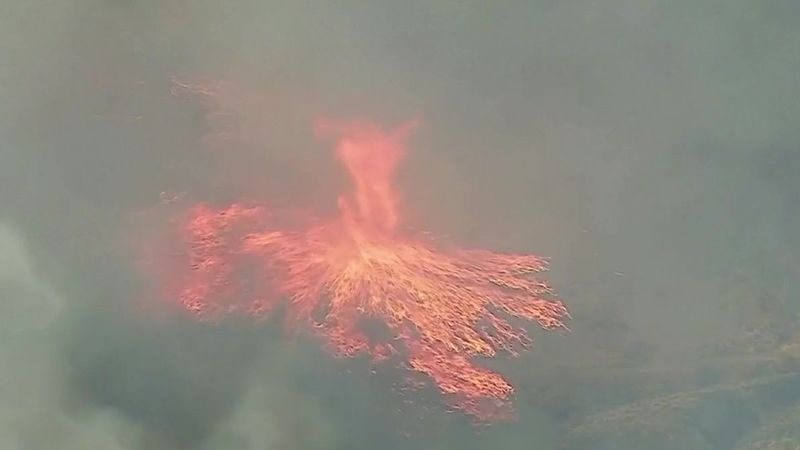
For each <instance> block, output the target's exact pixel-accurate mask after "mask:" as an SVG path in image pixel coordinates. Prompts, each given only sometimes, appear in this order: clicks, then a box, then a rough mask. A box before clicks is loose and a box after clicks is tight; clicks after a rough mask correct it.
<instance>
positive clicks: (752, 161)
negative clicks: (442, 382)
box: [0, 0, 800, 450]
mask: <svg viewBox="0 0 800 450" xmlns="http://www.w3.org/2000/svg"><path fill="white" fill-rule="evenodd" d="M0 3H2V4H0V42H2V43H1V44H0V56H2V64H0V99H2V101H1V102H0V206H2V207H1V208H0V336H2V339H0V381H1V382H2V383H0V450H6V449H8V450H17V449H20V450H22V449H25V450H27V449H54V448H59V449H73V448H74V449H84V448H108V449H120V450H123V449H124V450H139V449H148V450H158V449H186V450H213V449H233V450H251V449H252V450H255V449H280V450H292V449H348V450H358V449H377V448H380V449H408V448H425V449H435V450H438V449H442V450H444V449H467V448H492V449H506V448H508V449H517V448H520V449H522V448H537V449H542V450H549V449H556V448H565V447H566V448H570V449H576V450H580V449H609V450H610V449H614V450H624V449H627V448H631V449H641V448H648V449H662V448H663V449H675V448H692V449H709V450H726V449H731V450H732V449H739V448H752V449H759V448H763V449H766V448H767V447H757V446H752V447H737V446H744V445H748V444H747V442H750V441H748V439H751V438H750V437H749V436H750V435H749V434H748V433H750V432H751V431H752V432H755V431H754V430H757V429H758V428H759V427H760V426H762V425H763V424H764V423H766V422H767V421H768V418H769V417H772V416H773V415H779V414H782V413H783V412H784V411H785V410H786V409H788V408H795V409H798V408H800V406H798V405H800V381H799V380H798V379H799V378H800V377H798V370H799V369H798V367H800V364H798V363H797V361H800V357H798V356H797V355H798V354H800V352H797V350H793V351H794V352H796V353H793V354H792V355H794V356H793V357H792V358H782V357H776V358H777V363H776V362H775V360H773V358H772V355H773V354H775V351H777V350H778V349H784V348H793V349H796V347H791V345H796V344H791V343H792V342H794V343H797V342H800V336H798V335H797V332H796V331H795V330H797V329H800V327H798V325H800V323H798V317H800V301H799V300H798V293H799V292H800V281H799V280H800V239H798V230H800V195H798V194H797V193H798V192H800V181H798V180H800V178H798V177H797V176H796V174H797V173H800V131H798V127H797V117H800V101H798V100H800V99H799V98H798V92H800V50H798V49H800V3H798V2H795V1H793V0H771V1H761V2H751V1H744V0H728V1H718V0H691V1H689V0H672V1H658V0H609V1H606V2H594V1H588V0H578V1H561V2H557V1H554V0H535V1H510V2H502V4H500V3H497V4H494V3H492V4H490V3H487V2H477V1H458V2H456V1H438V2H427V1H405V2H390V1H375V2H355V1H347V2H323V1H306V0H302V1H293V2H275V1H265V0H259V1H255V0H243V1H239V2H219V1H212V0H199V1H194V2H189V1H185V0H162V1H151V0H144V1H140V2H126V1H121V0H114V1H111V0H106V1H100V0H72V1H53V0H43V1H38V2H26V1H15V0H3V1H2V2H0ZM198 77H199V78H202V79H210V80H228V81H230V82H231V84H230V86H232V87H231V89H236V90H237V91H235V92H233V93H232V96H233V98H236V101H235V102H233V103H232V104H231V105H226V106H227V109H228V110H230V111H231V114H230V116H222V117H220V116H216V117H215V116H209V114H208V110H207V109H206V108H204V106H203V105H202V104H201V102H198V101H197V100H196V99H191V98H182V97H180V96H175V95H172V93H171V88H172V83H173V80H180V79H193V78H198ZM416 116H419V117H421V118H422V123H423V125H422V127H421V128H420V129H419V130H418V131H417V132H416V133H415V134H414V136H413V137H412V138H411V140H410V144H409V147H410V148H411V150H410V153H409V155H408V157H407V160H406V161H405V163H404V164H403V165H402V166H401V169H400V171H401V173H400V174H399V180H398V184H399V185H400V192H401V193H402V194H403V205H404V209H405V210H406V211H407V217H406V219H407V220H408V221H409V222H411V223H413V225H415V226H418V227H423V228H426V229H429V230H431V231H432V232H433V233H435V234H437V235H446V236H448V238H449V239H452V240H453V241H456V242H458V243H460V244H464V245H465V246H468V247H489V248H492V249H495V250H498V251H517V252H531V253H535V254H541V255H546V256H548V257H550V258H551V260H552V264H551V270H550V272H549V273H548V274H547V278H548V280H549V281H550V283H551V284H552V285H553V286H554V287H555V289H556V290H557V292H558V294H559V295H560V296H561V297H562V298H564V300H565V302H566V303H567V305H568V306H569V308H570V310H571V312H572V314H573V316H574V320H573V321H572V323H571V324H570V327H571V328H572V330H573V332H572V333H570V334H554V335H545V334H544V333H538V332H535V333H534V336H535V340H536V342H535V346H534V349H533V350H532V351H531V352H529V353H526V354H524V355H522V356H521V357H520V358H517V359H514V360H505V359H500V360H498V361H496V362H493V363H492V364H494V365H496V366H497V367H502V369H503V371H504V373H506V374H508V375H509V377H510V378H511V379H512V381H513V382H514V385H515V386H516V388H517V391H518V395H517V399H516V406H517V410H518V415H519V418H518V419H517V420H516V421H513V422H509V423H501V424H497V425H493V426H490V427H487V428H485V429H480V430H476V429H474V428H472V427H470V426H469V425H468V424H467V420H466V419H465V418H463V417H460V416H459V415H458V414H445V413H444V412H443V411H442V406H441V402H440V401H439V399H438V398H437V395H438V394H437V392H436V390H435V389H432V388H431V389H423V390H421V391H418V392H410V393H409V392H399V391H398V390H396V389H394V388H393V386H395V385H396V384H397V381H398V379H399V377H400V375H399V374H397V373H393V372H392V371H391V370H386V371H378V372H377V373H372V371H371V367H370V366H369V364H368V362H366V361H361V360H335V359H332V358H330V357H329V356H327V355H326V354H325V353H324V352H323V351H322V350H321V349H319V348H318V345H316V344H317V343H316V342H314V341H312V340H308V339H305V338H303V337H302V336H292V335H287V333H285V332H284V331H283V329H282V327H281V324H280V323H279V321H274V323H273V322H272V321H270V322H267V323H258V324H252V323H234V322H224V323H221V324H199V323H196V322H194V321H192V320H189V319H185V318H180V317H167V318H155V319H152V320H149V319H143V317H142V316H141V314H137V313H136V312H134V310H135V308H132V305H134V304H135V303H136V301H137V300H138V299H139V298H140V297H141V296H142V295H143V292H146V289H145V287H146V285H147V282H148V280H147V279H146V277H143V276H142V273H141V271H139V270H137V267H136V266H135V264H134V260H133V255H132V251H131V249H132V245H131V244H132V242H135V239H133V238H131V235H132V234H135V233H136V230H137V228H136V226H135V224H137V223H138V222H137V218H138V217H141V213H143V212H146V211H150V210H152V209H153V208H157V207H158V205H159V204H163V203H164V200H165V198H166V197H165V196H167V197H169V196H175V197H176V198H178V199H179V200H180V201H184V200H186V201H188V200H208V201H219V202H227V201H231V200H234V199H237V198H240V197H241V198H255V199H261V198H264V199H267V200H269V201H271V202H275V203H281V202H284V203H286V204H303V205H311V206H313V208H315V209H322V210H325V208H327V209H331V208H335V198H332V197H331V192H336V191H337V189H338V186H340V184H341V183H342V182H343V181H342V180H343V177H344V175H343V174H342V173H341V171H340V169H339V167H338V166H337V164H336V162H335V161H334V158H333V154H332V151H331V149H330V148H329V143H326V142H320V141H318V140H316V139H315V137H314V134H313V129H312V121H313V120H314V119H316V118H318V117H332V118H350V117H369V118H371V119H373V120H376V121H378V122H381V123H385V124H387V125H389V126H393V125H397V124H399V123H402V122H404V121H406V120H407V119H409V118H411V117H416ZM231 124H234V125H235V126H236V127H239V129H242V130H245V131H247V133H246V135H245V136H246V137H247V139H241V140H237V141H235V142H233V141H226V140H224V139H223V140H221V141H217V142H216V145H213V144H212V145H209V137H211V138H212V139H213V138H214V136H219V132H221V131H224V130H225V129H227V128H229V127H231V126H232V125H231ZM170 198H171V197H170ZM754 336H755V337H754ZM781 351H783V350H781ZM781 355H783V353H781ZM723 357H724V358H729V359H730V360H733V361H736V362H735V363H733V364H734V366H731V365H730V364H729V362H725V363H724V364H723V363H720V364H722V365H721V366H720V367H717V366H714V367H706V366H703V365H702V364H703V361H706V360H709V359H710V358H723ZM759 358H760V359H759ZM762 360H763V361H765V362H764V363H763V364H762V363H761V362H760V361H762ZM714 361H717V359H714ZM725 361H728V360H725ZM752 361H755V362H752ZM767 363H769V364H767ZM773 363H775V364H776V365H771V364H773ZM792 364H795V365H792ZM698 367H700V368H698ZM732 367H733V368H732ZM742 367H744V368H742ZM775 367H777V369H776V368H775ZM615 370H616V371H617V372H614V371H615ZM685 372H689V375H686V373H685ZM620 373H621V374H622V375H620ZM613 374H617V375H616V376H615V375H613ZM770 377H772V378H770ZM748 383H749V384H748ZM654 385H658V386H654ZM742 386H746V388H743V387H742ZM742 392H746V394H743V393H742ZM707 393H711V395H707ZM679 394H680V395H683V397H680V398H681V399H683V398H691V399H692V400H693V401H694V400H696V403H692V406H691V408H690V414H691V417H692V420H691V422H692V423H693V424H695V425H697V428H696V429H695V428H692V429H689V428H688V427H685V426H683V427H679V428H678V429H679V430H681V431H680V433H679V435H677V437H674V439H675V440H674V441H667V440H666V438H664V437H663V436H660V435H657V436H655V437H651V438H650V439H652V440H651V441H646V440H645V441H642V440H634V439H633V438H631V437H630V436H629V435H631V434H632V433H633V432H631V431H630V430H628V428H625V427H626V426H631V427H636V426H641V424H639V425H635V426H634V425H631V424H630V423H628V422H625V423H624V424H623V425H620V429H622V430H623V431H622V432H620V433H621V434H619V435H609V433H607V432H606V431H604V430H601V429H598V427H600V426H599V425H597V424H598V423H610V422H613V420H612V419H608V420H609V422H604V421H603V420H605V419H604V418H607V417H612V416H613V417H614V418H615V419H618V418H619V417H620V416H623V415H624V414H623V413H622V412H620V411H622V409H623V408H632V409H625V410H624V411H631V410H633V411H638V413H637V414H636V416H637V417H645V416H647V412H648V411H650V409H648V407H649V406H641V405H644V404H645V403H647V400H648V399H651V398H664V399H667V400H668V401H667V404H671V403H669V402H671V401H672V400H669V399H673V397H674V396H677V395H679ZM671 396H673V397H671ZM675 398H677V397H675ZM781 402H784V403H785V404H780V403H781ZM676 403H677V400H676ZM685 404H686V403H681V408H684V405H685ZM753 404H758V408H759V409H758V410H755V409H754V407H752V406H751V405H753ZM637 408H638V409H637ZM642 411H644V412H642ZM680 411H684V409H680ZM733 411H736V412H735V413H734V412H733ZM615 412H619V414H617V413H615ZM603 414H608V415H603ZM655 415H657V416H659V417H660V418H661V419H663V420H665V421H669V420H672V419H671V418H669V417H667V416H666V415H661V413H658V414H655ZM664 417H666V418H664ZM642 420H644V419H642ZM675 420H678V419H675ZM623 422H624V421H623ZM615 423H616V422H615ZM670 423H673V422H670ZM675 423H681V424H682V423H683V422H675ZM604 426H605V425H604ZM609 426H611V425H609ZM626 433H627V434H626ZM796 438H797V437H796ZM637 439H638V438H637ZM752 439H754V438H752ZM752 439H751V440H752ZM642 442H646V444H642ZM753 442H755V441H753ZM795 442H796V441H795ZM753 445H756V444H753ZM787 448H788V447H787Z"/></svg>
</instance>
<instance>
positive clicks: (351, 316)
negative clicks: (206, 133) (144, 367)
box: [171, 122, 569, 419]
mask: <svg viewBox="0 0 800 450" xmlns="http://www.w3.org/2000/svg"><path fill="white" fill-rule="evenodd" d="M415 125H416V122H410V123H408V124H405V125H403V126H401V127H399V128H397V129H395V130H391V131H385V130H383V129H381V128H380V127H378V126H377V125H375V124H372V123H368V122H351V123H337V122H320V123H318V124H317V126H316V130H317V132H318V133H319V135H320V136H323V137H326V138H332V139H335V140H336V155H337V157H338V159H339V161H340V162H341V163H342V164H343V165H344V167H345V168H346V169H347V171H348V173H349V175H350V179H351V181H352V191H351V192H348V193H345V194H342V195H340V196H339V203H338V206H339V208H338V211H339V214H338V215H337V216H335V217H331V218H322V219H310V220H307V221H305V222H304V223H303V224H301V225H297V226H292V227H286V226H285V225H284V226H280V225H277V223H278V222H277V220H276V217H280V216H281V214H280V213H277V212H274V211H269V210H268V209H266V208H265V207H263V206H260V205H243V204H234V205H231V206H228V207H224V208H212V207H210V206H207V205H198V206H195V207H194V208H193V209H192V210H191V212H190V213H189V215H188V217H187V220H186V221H185V222H184V225H183V228H182V231H181V233H182V239H183V242H184V243H185V244H186V245H188V248H189V267H188V270H187V271H186V273H185V276H183V277H182V278H181V279H180V281H179V282H178V284H177V286H174V287H173V290H172V291H171V292H172V295H173V296H174V297H175V298H177V299H179V301H180V303H181V305H182V306H183V307H184V308H185V309H187V310H189V311H192V312H194V313H196V314H198V315H199V316H201V317H214V316H217V315H218V314H223V313H229V312H245V313H247V314H252V315H255V316H264V315H267V314H269V313H270V312H271V311H272V310H273V308H274V307H275V306H277V305H279V304H282V305H285V308H284V309H285V311H286V313H287V317H288V319H289V324H290V326H292V327H294V328H298V329H305V330H308V331H310V332H311V333H313V334H315V335H317V336H319V337H320V338H321V339H323V340H324V342H325V343H326V344H327V347H328V348H329V349H330V350H331V351H332V352H333V353H334V354H335V355H336V356H340V357H352V356H354V355H358V354H366V355H370V356H371V357H372V358H373V359H374V360H376V361H381V360H385V359H395V360H400V361H404V362H405V363H406V366H407V368H408V369H410V370H411V371H412V372H417V373H421V374H424V375H426V376H428V377H429V378H430V379H431V380H432V381H433V382H434V383H435V385H436V386H437V387H438V389H439V390H440V391H441V392H442V393H443V394H444V396H445V398H446V401H447V402H448V403H450V404H451V405H453V406H455V407H457V408H459V409H461V410H463V411H465V412H467V413H469V414H471V415H473V416H475V417H477V418H479V419H491V418H494V417H497V416H498V415H499V414H502V412H504V411H507V407H508V406H509V404H510V399H511V396H512V394H513V387H512V386H511V384H509V382H508V381H507V380H506V379H505V378H503V377H502V376H501V375H500V374H498V373H496V372H494V371H492V370H489V369H487V368H484V367H480V366H478V365H477V364H476V362H475V360H474V359H475V357H493V356H495V355H497V354H498V353H507V354H511V355H516V354H517V353H518V352H519V351H520V350H521V349H524V348H526V347H527V346H529V345H530V343H531V339H530V337H529V335H528V334H527V332H526V331H525V330H524V328H522V326H521V325H519V324H520V323H524V322H526V321H528V322H535V323H537V324H538V325H539V326H541V327H542V328H545V329H548V330H550V329H558V328H565V325H564V320H565V319H566V318H568V316H569V315H568V312H567V309H566V307H565V306H564V304H563V303H562V302H561V301H559V300H557V299H553V298H552V294H551V291H550V289H549V288H548V286H547V285H546V284H545V283H543V282H541V281H538V280H536V279H534V278H533V277H532V274H534V273H537V272H540V271H542V270H544V269H545V268H546V261H544V260H543V259H541V258H539V257H537V256H532V255H524V254H501V253H495V252H492V251H489V250H465V249H460V248H453V247H446V246H443V245H439V244H436V243H434V242H433V241H431V240H429V239H426V238H424V237H422V236H420V235H417V234H413V233H409V232H405V231H400V230H399V229H398V224H399V223H400V222H401V215H400V211H399V210H398V194H397V192H396V191H395V190H394V188H393V184H392V178H393V174H394V171H395V169H396V167H397V166H398V164H399V163H400V162H401V161H402V159H403V158H404V157H405V154H406V148H405V140H406V138H407V137H408V135H409V134H410V133H411V132H412V131H413V129H414V128H415ZM520 319H521V320H520Z"/></svg>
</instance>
